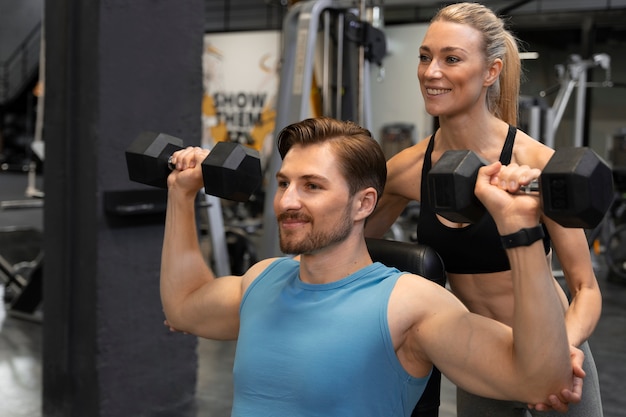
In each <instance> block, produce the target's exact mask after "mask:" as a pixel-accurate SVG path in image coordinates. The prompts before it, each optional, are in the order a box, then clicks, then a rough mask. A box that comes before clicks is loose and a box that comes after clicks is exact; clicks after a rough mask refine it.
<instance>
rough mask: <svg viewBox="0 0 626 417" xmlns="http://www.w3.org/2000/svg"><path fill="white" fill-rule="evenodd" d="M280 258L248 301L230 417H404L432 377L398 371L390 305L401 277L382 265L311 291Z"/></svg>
mask: <svg viewBox="0 0 626 417" xmlns="http://www.w3.org/2000/svg"><path fill="white" fill-rule="evenodd" d="M299 266H300V264H299V262H296V261H294V260H292V259H290V258H280V259H279V260H277V261H276V262H274V263H272V264H271V265H270V266H269V267H268V268H267V269H266V270H265V271H264V272H262V273H261V275H259V277H257V279H256V280H254V282H253V283H252V284H251V285H250V287H249V288H248V290H247V291H246V293H245V294H244V297H243V301H242V303H241V307H240V318H241V322H240V329H239V338H238V340H237V350H236V354H235V364H234V368H233V377H234V378H233V379H234V399H233V410H232V416H233V417H249V416H255V417H266V416H267V417H269V416H272V417H295V416H297V417H350V416H355V417H356V416H358V417H367V416H372V417H374V416H376V417H379V416H385V417H396V416H397V417H408V416H410V415H411V411H412V410H413V408H414V407H415V404H417V401H418V400H419V397H420V396H421V395H422V393H423V391H424V387H425V386H426V382H427V381H428V377H425V378H414V377H412V376H410V375H409V374H408V373H407V372H406V371H405V370H404V368H403V367H402V365H401V364H400V361H399V360H398V358H397V356H396V353H395V351H394V348H393V344H392V341H391V335H390V333H389V326H388V323H387V304H388V300H389V296H390V294H391V291H392V289H393V287H394V285H395V283H396V282H397V280H398V277H399V276H400V275H401V273H400V272H399V271H398V270H397V269H395V268H388V267H386V266H384V265H382V264H380V263H374V264H372V265H369V266H367V267H365V268H363V269H361V270H360V271H358V272H356V273H354V274H352V275H350V276H348V277H346V278H344V279H342V280H340V281H337V282H333V283H329V284H318V285H314V284H307V283H304V282H302V281H301V280H300V278H299Z"/></svg>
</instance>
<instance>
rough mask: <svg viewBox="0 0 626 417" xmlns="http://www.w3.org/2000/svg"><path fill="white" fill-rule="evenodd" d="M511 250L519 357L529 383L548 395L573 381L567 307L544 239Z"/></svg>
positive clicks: (539, 400) (516, 342) (517, 358)
mask: <svg viewBox="0 0 626 417" xmlns="http://www.w3.org/2000/svg"><path fill="white" fill-rule="evenodd" d="M507 252H508V255H509V259H510V262H511V270H512V274H513V285H514V304H515V305H514V317H513V337H514V343H515V349H514V351H515V360H516V362H517V364H518V369H520V371H521V372H523V373H524V374H525V375H526V378H527V386H529V387H531V386H532V387H534V388H536V389H537V391H536V393H537V394H536V395H545V397H547V395H548V394H553V393H558V392H560V391H561V390H562V389H563V388H567V387H569V385H570V384H571V376H572V368H571V363H570V360H569V344H568V341H567V333H566V330H565V322H564V313H563V306H562V303H561V300H560V299H559V297H558V294H557V291H556V289H555V287H554V282H553V278H552V274H551V271H550V269H549V267H548V264H547V262H546V258H545V254H544V250H543V244H542V242H541V240H539V241H537V242H535V243H533V244H532V245H530V246H520V247H516V248H513V249H508V250H507ZM542 393H543V394H542ZM545 397H544V398H537V402H541V401H544V400H545Z"/></svg>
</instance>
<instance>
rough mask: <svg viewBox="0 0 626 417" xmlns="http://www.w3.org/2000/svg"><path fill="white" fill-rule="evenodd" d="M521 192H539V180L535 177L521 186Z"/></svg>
mask: <svg viewBox="0 0 626 417" xmlns="http://www.w3.org/2000/svg"><path fill="white" fill-rule="evenodd" d="M519 189H520V192H521V193H525V194H532V193H538V192H539V180H537V179H534V180H532V181H531V182H530V183H528V184H527V185H522V186H520V188H519Z"/></svg>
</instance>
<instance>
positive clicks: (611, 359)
mask: <svg viewBox="0 0 626 417" xmlns="http://www.w3.org/2000/svg"><path fill="white" fill-rule="evenodd" d="M0 184H1V186H0V202H2V203H3V206H2V207H3V208H1V209H0V229H3V228H7V227H16V226H20V227H33V228H36V229H38V230H42V231H43V213H42V208H41V207H37V203H36V201H35V202H34V201H33V200H28V199H26V197H25V196H24V192H25V190H26V186H27V185H28V177H27V175H26V174H22V173H14V172H6V171H5V172H0ZM37 187H38V188H39V189H41V187H42V179H41V178H39V177H38V178H37ZM22 200H25V202H26V203H27V204H26V206H25V207H24V206H23V207H22V208H17V207H14V206H12V205H11V204H6V202H13V201H22ZM33 203H34V204H33ZM595 261H596V262H595V263H596V268H597V270H596V273H597V276H598V280H599V283H600V286H601V289H602V294H603V311H602V318H601V319H600V322H599V323H598V326H597V328H596V331H595V333H594V334H593V336H592V337H591V338H590V341H589V343H590V345H591V348H592V351H593V354H594V358H595V361H596V365H597V368H598V374H599V377H600V385H601V390H602V401H603V404H604V415H605V416H606V417H626V396H624V394H623V391H624V390H623V386H622V383H623V379H624V378H625V377H626V285H625V284H619V283H614V282H610V281H608V280H607V279H606V275H607V274H606V271H605V267H604V264H603V262H602V259H601V258H598V259H595ZM0 314H1V313H0ZM190 337H191V336H190ZM41 340H42V338H41V321H40V320H37V316H35V317H34V320H31V319H25V318H18V317H15V316H13V315H11V314H9V315H8V316H7V317H6V318H5V320H4V324H3V325H2V327H0V393H1V394H0V416H3V417H40V416H41V415H42V413H41V403H42V399H41V392H42V387H41V370H42V363H41V351H42V347H41ZM234 348H235V343H234V342H214V341H209V340H200V343H199V345H198V356H199V366H198V386H197V401H198V416H211V417H222V416H223V417H227V416H229V415H230V403H231V397H232V388H231V382H232V379H231V369H232V361H233V356H234ZM546 348H547V349H549V346H546ZM454 392H455V391H454V387H453V386H452V384H451V383H450V382H449V381H447V380H446V379H445V378H444V380H443V383H442V394H441V408H440V413H439V415H440V417H454V416H456V412H455V405H454V402H455V394H454ZM589 417H593V416H589Z"/></svg>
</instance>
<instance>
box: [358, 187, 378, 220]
mask: <svg viewBox="0 0 626 417" xmlns="http://www.w3.org/2000/svg"><path fill="white" fill-rule="evenodd" d="M355 197H356V198H355V199H354V203H355V209H356V212H355V220H364V219H366V218H367V217H368V216H369V215H370V214H372V212H373V211H374V208H375V207H376V202H377V201H378V193H377V192H376V189H374V187H368V188H366V189H364V190H361V191H359V192H358V193H357V194H356V196H355Z"/></svg>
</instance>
